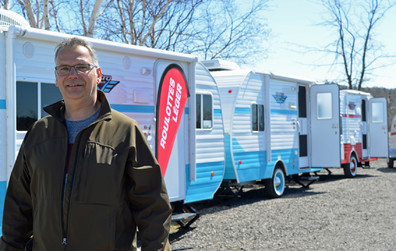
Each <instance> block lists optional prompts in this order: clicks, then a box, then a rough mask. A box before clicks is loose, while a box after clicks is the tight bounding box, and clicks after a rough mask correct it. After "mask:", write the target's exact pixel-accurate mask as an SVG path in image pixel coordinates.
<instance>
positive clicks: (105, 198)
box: [73, 142, 125, 205]
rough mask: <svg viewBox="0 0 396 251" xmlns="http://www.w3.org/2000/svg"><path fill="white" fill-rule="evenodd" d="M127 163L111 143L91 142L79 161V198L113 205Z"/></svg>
mask: <svg viewBox="0 0 396 251" xmlns="http://www.w3.org/2000/svg"><path fill="white" fill-rule="evenodd" d="M124 166H125V164H123V163H122V161H120V159H119V155H118V154H117V152H116V151H115V150H114V149H113V148H111V147H108V146H104V145H101V144H97V143H92V142H89V143H88V144H87V145H86V147H85V149H84V157H83V158H82V159H81V160H79V161H78V163H77V166H76V171H75V175H74V182H75V183H74V186H73V189H74V191H76V193H75V196H76V197H74V198H76V199H75V200H76V201H80V202H85V203H91V204H104V205H114V204H115V203H117V202H118V200H119V198H120V192H121V189H122V179H123V175H124Z"/></svg>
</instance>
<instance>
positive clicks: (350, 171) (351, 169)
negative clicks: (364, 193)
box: [342, 154, 359, 178]
mask: <svg viewBox="0 0 396 251" xmlns="http://www.w3.org/2000/svg"><path fill="white" fill-rule="evenodd" d="M358 163H359V162H358V160H357V158H356V156H355V155H354V154H352V155H351V158H350V160H349V163H347V164H344V165H343V166H342V167H343V168H344V174H345V176H346V177H348V178H353V177H355V176H356V174H357V168H358Z"/></svg>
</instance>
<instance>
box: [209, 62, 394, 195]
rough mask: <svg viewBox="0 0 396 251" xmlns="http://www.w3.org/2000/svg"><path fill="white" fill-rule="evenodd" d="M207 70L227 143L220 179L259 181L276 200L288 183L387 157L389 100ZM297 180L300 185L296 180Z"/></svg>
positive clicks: (217, 65)
mask: <svg viewBox="0 0 396 251" xmlns="http://www.w3.org/2000/svg"><path fill="white" fill-rule="evenodd" d="M204 64H205V65H206V66H207V67H208V69H209V70H210V71H211V73H212V75H213V76H214V78H215V79H216V82H217V84H218V86H219V92H220V97H221V102H222V113H223V119H224V131H225V141H226V147H225V149H226V171H225V177H224V180H225V181H227V180H229V181H231V182H232V181H235V182H236V183H243V182H251V181H263V182H264V183H265V185H266V189H267V191H268V193H269V195H270V196H272V197H279V196H281V195H282V193H283V190H284V187H285V185H284V181H285V176H292V177H294V178H296V177H297V178H308V179H311V180H312V179H313V177H312V176H311V177H307V176H306V175H299V174H304V173H310V172H317V171H318V170H321V169H322V168H326V169H327V168H344V171H345V175H346V176H347V177H353V176H355V175H356V170H357V167H358V166H363V167H369V162H370V161H371V160H373V159H374V158H375V157H386V156H387V148H386V142H387V141H386V140H387V138H386V135H387V127H386V121H387V119H386V114H387V113H386V109H387V106H386V100H385V99H384V98H372V96H371V95H370V94H368V93H363V92H358V91H351V90H342V91H340V90H339V87H338V85H334V84H327V85H319V84H315V83H313V82H310V81H305V80H299V79H293V78H287V77H282V76H278V75H274V74H268V73H262V72H255V71H251V70H240V69H239V67H238V66H237V65H235V64H233V63H230V62H225V61H222V60H210V61H206V62H204ZM297 181H298V180H297Z"/></svg>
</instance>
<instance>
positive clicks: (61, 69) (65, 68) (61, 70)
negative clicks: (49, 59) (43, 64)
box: [55, 64, 97, 76]
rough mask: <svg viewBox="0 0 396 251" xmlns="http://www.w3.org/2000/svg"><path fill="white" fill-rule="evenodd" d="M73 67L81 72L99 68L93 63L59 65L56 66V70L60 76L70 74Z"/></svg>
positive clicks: (77, 71)
mask: <svg viewBox="0 0 396 251" xmlns="http://www.w3.org/2000/svg"><path fill="white" fill-rule="evenodd" d="M72 68H74V71H75V72H76V73H77V74H79V73H88V72H89V71H91V70H92V69H93V68H97V66H96V65H93V64H76V65H59V66H56V67H55V70H56V73H57V74H58V76H68V75H69V74H70V72H71V69H72Z"/></svg>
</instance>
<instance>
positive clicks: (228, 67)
mask: <svg viewBox="0 0 396 251" xmlns="http://www.w3.org/2000/svg"><path fill="white" fill-rule="evenodd" d="M202 64H203V65H204V66H205V67H206V68H207V69H208V70H209V71H232V70H239V69H240V68H239V66H238V65H237V64H236V63H234V62H230V61H225V60H221V59H213V60H206V61H202Z"/></svg>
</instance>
